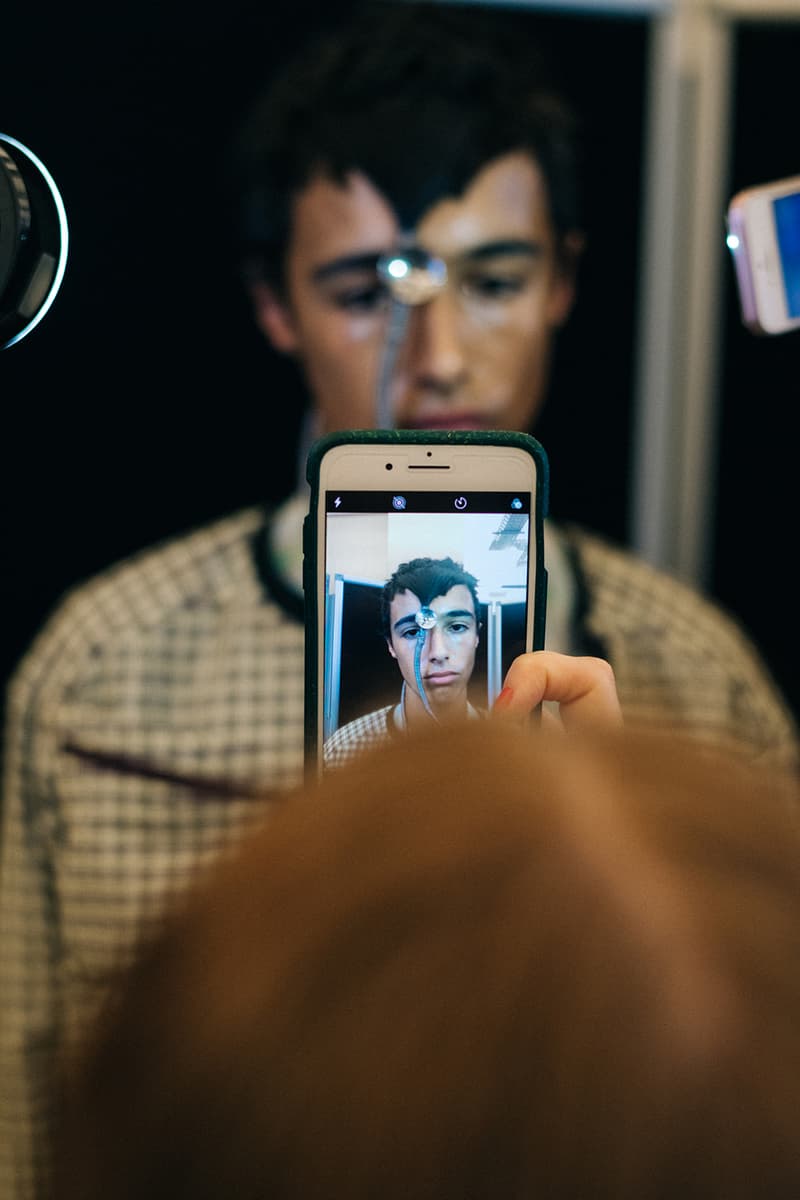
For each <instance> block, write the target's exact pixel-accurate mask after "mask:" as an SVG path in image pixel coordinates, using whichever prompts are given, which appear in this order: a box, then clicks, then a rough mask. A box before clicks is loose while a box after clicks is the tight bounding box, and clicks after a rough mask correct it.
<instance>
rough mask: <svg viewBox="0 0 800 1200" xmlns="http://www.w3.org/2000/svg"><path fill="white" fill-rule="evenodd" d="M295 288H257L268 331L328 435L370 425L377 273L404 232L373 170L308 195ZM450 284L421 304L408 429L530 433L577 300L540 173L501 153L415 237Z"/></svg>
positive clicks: (378, 331)
mask: <svg viewBox="0 0 800 1200" xmlns="http://www.w3.org/2000/svg"><path fill="white" fill-rule="evenodd" d="M293 215H294V221H293V229H292V236H291V240H290V246H289V250H288V255H287V259H286V296H285V298H284V300H283V301H282V302H281V303H276V302H275V297H274V294H272V293H269V291H268V290H266V291H265V292H263V293H261V301H262V302H261V303H259V299H258V294H257V295H256V311H257V315H258V317H259V320H260V323H261V325H262V328H263V329H264V330H265V332H266V333H267V335H268V336H269V337H271V338H272V340H273V342H274V344H275V345H276V346H277V347H278V348H279V349H281V350H284V351H287V352H289V353H293V354H295V355H297V357H298V358H299V360H300V361H301V363H302V366H303V368H304V370H305V373H306V376H307V379H308V382H309V385H310V388H311V391H312V394H313V396H314V398H315V402H316V406H317V410H318V413H319V416H320V423H321V428H322V430H323V431H331V430H334V429H343V428H365V427H366V428H369V427H370V426H372V425H374V423H375V390H376V381H377V376H378V372H379V366H380V359H381V352H382V349H383V346H384V343H385V339H386V329H387V313H388V307H389V306H388V298H387V293H386V290H385V287H384V286H383V285H382V284H381V282H380V280H379V279H378V276H377V273H376V263H377V260H378V258H379V257H380V255H382V254H385V253H387V252H389V251H391V250H392V249H393V248H395V247H396V246H397V242H398V236H399V233H400V230H399V228H398V224H397V220H396V218H395V215H394V213H393V211H392V209H391V207H390V206H389V204H388V203H387V202H386V200H385V199H384V197H383V196H382V195H381V194H380V193H379V192H378V191H377V190H376V189H375V187H373V185H372V184H371V183H370V181H369V180H368V179H367V178H366V177H365V176H363V175H361V174H358V173H354V174H353V175H351V176H350V177H349V179H348V182H347V185H346V186H345V187H340V186H338V185H337V184H334V183H332V182H331V181H330V180H328V179H325V178H318V179H316V180H314V181H313V182H312V183H311V184H309V185H308V186H307V187H306V188H305V189H304V190H303V191H301V192H300V193H299V195H298V196H297V199H296V201H295V205H294V210H293ZM413 233H414V239H415V241H416V243H417V244H418V245H419V246H420V247H421V248H423V249H424V250H426V251H427V252H428V253H430V254H433V255H435V256H437V257H438V258H441V259H442V260H444V262H445V263H446V265H447V271H448V282H447V284H446V286H445V287H444V289H443V290H442V291H441V293H440V294H439V295H437V296H436V298H435V299H434V300H432V301H431V302H430V303H428V304H425V305H421V306H419V307H418V308H415V309H414V310H412V312H411V315H410V321H409V328H408V333H407V336H406V340H405V343H404V347H403V352H402V354H401V356H400V358H399V361H398V363H397V365H396V369H395V374H394V378H393V388H392V409H393V413H394V418H395V424H396V425H397V426H398V427H400V428H469V429H528V428H529V426H530V423H531V421H532V419H533V418H534V416H535V414H536V413H537V411H538V409H539V406H540V404H541V402H542V399H543V396H544V390H545V386H546V382H547V373H548V362H549V356H550V348H551V341H552V337H553V334H554V332H555V330H556V329H557V327H558V326H559V325H560V324H561V323H562V322H563V320H564V319H565V317H566V315H567V313H568V311H569V308H570V305H571V301H572V281H571V278H569V277H568V275H567V274H565V273H564V271H563V270H562V269H561V266H560V264H561V259H560V258H559V257H558V256H557V254H556V239H555V232H554V229H553V225H552V221H551V219H550V210H549V203H548V198H547V192H546V187H545V184H544V179H543V177H542V174H541V171H540V170H539V168H538V166H537V165H536V164H535V163H534V161H533V160H532V159H531V158H530V156H529V155H527V154H525V153H522V152H519V153H513V154H508V155H504V156H503V157H501V158H498V159H496V160H494V161H493V162H491V163H489V164H488V165H487V166H486V167H485V168H483V170H481V171H480V172H479V173H478V174H477V175H476V176H475V178H474V179H473V180H472V182H471V183H470V184H469V186H468V187H467V188H466V190H465V191H464V193H463V194H462V195H460V196H457V197H447V198H445V199H442V200H440V201H439V202H437V203H436V204H434V205H433V206H432V207H431V208H430V209H429V210H428V211H427V212H426V213H425V214H424V215H423V217H422V219H421V220H420V222H419V224H418V225H417V228H416V229H415V230H414V231H413Z"/></svg>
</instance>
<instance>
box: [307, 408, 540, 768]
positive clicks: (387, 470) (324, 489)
mask: <svg viewBox="0 0 800 1200" xmlns="http://www.w3.org/2000/svg"><path fill="white" fill-rule="evenodd" d="M307 474H308V479H309V483H310V484H311V507H310V511H309V515H308V517H307V519H306V524H305V529H304V587H305V605H306V712H305V718H306V760H307V765H308V767H309V770H310V771H311V772H312V773H313V774H320V773H321V772H322V771H323V769H324V767H325V764H326V762H327V761H328V755H327V749H326V748H327V747H329V746H330V745H333V744H335V743H336V742H337V741H338V742H341V740H342V738H343V737H345V736H347V733H346V731H347V730H348V729H354V728H356V729H357V728H359V725H358V724H356V725H355V726H354V725H353V724H352V723H353V722H356V723H359V722H361V721H362V719H368V720H372V718H373V715H374V714H379V716H380V720H381V721H382V720H383V719H384V716H383V714H384V710H386V712H387V713H388V714H389V718H391V716H392V714H397V715H398V716H399V717H400V718H402V716H403V705H404V703H405V702H406V699H409V700H410V699H412V697H411V696H407V695H406V691H405V690H404V689H407V688H410V689H411V691H412V692H413V693H414V697H413V699H414V703H416V704H417V708H418V709H419V703H418V700H419V699H420V698H421V699H422V700H423V701H424V703H425V706H426V709H427V712H428V713H429V714H430V715H431V717H432V718H433V719H437V713H441V712H443V711H445V710H444V709H443V708H442V707H441V706H442V705H446V704H447V703H449V702H450V701H451V700H452V701H453V702H455V700H456V698H457V697H458V698H459V702H460V696H461V695H462V693H463V691H464V689H466V695H467V703H468V705H469V706H470V712H471V713H477V714H481V713H483V712H486V711H488V710H489V709H490V708H491V706H492V704H493V703H494V700H495V699H496V697H497V695H498V693H499V691H500V689H501V687H502V681H503V677H504V675H505V673H506V671H507V670H508V667H509V666H510V664H511V662H512V661H513V659H514V658H515V657H516V656H517V655H518V654H521V653H523V652H525V651H528V650H534V649H541V648H542V647H543V645H544V622H545V604H546V572H545V568H544V555H543V519H544V516H545V511H546V506H547V495H548V463H547V456H546V454H545V452H544V450H543V448H542V447H541V446H540V444H539V443H538V442H537V441H536V440H535V439H534V438H532V437H528V436H527V435H525V434H518V433H501V432H490V433H482V432H430V433H423V432H415V431H412V432H404V431H390V432H386V431H374V430H370V431H364V432H352V431H350V432H343V433H339V434H333V435H330V436H328V437H326V438H323V439H321V441H320V442H318V443H316V445H315V446H314V447H313V448H312V450H311V453H310V455H309V459H308V467H307ZM420 562H422V563H423V570H424V571H429V570H433V571H437V570H439V569H440V568H441V569H443V570H445V571H446V572H450V573H449V574H446V575H445V576H444V578H445V581H446V582H445V583H444V584H443V585H442V588H443V591H442V595H440V596H436V597H434V596H428V595H425V596H422V598H421V600H420V602H419V603H417V601H416V600H414V602H413V603H411V602H410V601H409V597H412V596H414V592H413V589H412V588H411V587H409V588H406V589H404V590H403V593H402V604H403V606H404V608H403V612H402V613H401V614H400V616H399V617H398V616H397V614H396V613H394V616H395V617H396V619H395V620H394V621H393V623H392V627H391V628H390V629H389V637H387V628H389V626H388V625H387V619H388V618H387V613H388V605H387V602H386V601H385V600H384V601H383V602H382V595H383V593H384V586H385V585H386V584H387V581H389V580H390V579H391V578H392V577H394V576H395V573H396V572H397V571H398V569H399V568H400V567H401V566H403V565H404V564H419V563H420ZM448 564H455V567H456V569H457V571H459V570H463V571H464V572H465V573H466V575H465V578H468V579H469V580H470V581H474V582H470V583H469V586H468V587H467V588H466V590H465V587H464V585H463V584H462V582H461V580H460V576H459V575H458V574H456V575H455V576H453V575H452V572H451V567H450V566H449V565H448ZM416 569H417V568H416V567H413V566H412V570H416ZM416 577H417V576H414V578H416ZM427 577H428V576H427V575H426V578H427ZM419 578H420V579H421V578H422V576H419ZM431 578H436V576H435V575H434V576H431ZM453 579H455V580H456V585H455V588H454V590H451V589H450V587H449V586H448V582H452V580H453ZM414 586H415V587H416V586H417V585H416V584H414ZM421 590H422V589H421V588H420V591H421ZM434 590H437V589H436V588H434ZM443 596H444V597H451V598H452V597H456V599H457V601H458V602H457V603H449V605H448V604H444V603H443V601H442V597H443ZM476 600H477V611H473V610H475V608H476V603H475V601H476ZM399 602H400V601H399V600H398V603H399ZM429 605H432V608H430V607H428V606H429ZM394 607H395V608H396V605H395V606H394ZM406 610H408V611H406ZM434 610H435V611H434ZM382 612H383V616H382ZM426 614H427V617H428V618H430V626H429V629H430V632H428V633H426V631H425V630H423V629H422V626H423V624H425V623H426ZM434 630H436V632H434ZM426 637H427V639H428V641H427V650H421V651H420V650H417V645H418V642H419V643H420V644H421V645H422V646H423V647H424V646H425V645H426ZM440 639H444V640H447V639H449V641H448V642H447V645H448V647H450V649H448V650H447V652H446V653H445V652H444V651H443V652H442V658H443V660H444V659H446V661H442V662H439V664H438V666H437V665H436V663H434V665H433V666H432V667H431V666H429V665H428V658H429V657H430V656H433V655H434V654H438V653H439V651H438V649H437V647H438V646H439V644H440ZM410 647H413V648H414V650H415V652H416V655H417V657H416V659H414V654H413V653H412V652H411V649H410ZM456 647H459V648H456ZM465 647H466V649H465ZM448 655H449V657H448ZM412 660H413V661H412ZM417 682H419V685H420V686H419V687H417ZM456 689H462V691H461V692H459V693H457V691H456ZM437 705H438V706H439V707H438V709H437ZM376 719H377V718H376ZM422 723H423V724H424V721H423V722H422ZM394 728H395V727H394V726H392V729H393V730H394ZM337 731H339V732H338V733H337ZM342 731H344V732H342ZM331 739H333V741H331Z"/></svg>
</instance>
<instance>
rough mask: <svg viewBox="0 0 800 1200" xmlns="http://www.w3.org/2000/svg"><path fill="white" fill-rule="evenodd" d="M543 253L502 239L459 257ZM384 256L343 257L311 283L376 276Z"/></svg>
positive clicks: (319, 270) (318, 270)
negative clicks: (353, 274)
mask: <svg viewBox="0 0 800 1200" xmlns="http://www.w3.org/2000/svg"><path fill="white" fill-rule="evenodd" d="M543 252H544V246H543V244H542V243H541V242H535V241H530V240H528V239H527V238H500V239H498V240H497V241H494V242H483V243H482V244H481V245H480V246H473V247H471V248H470V249H468V250H465V251H463V253H462V254H460V255H457V257H459V258H461V260H462V261H463V262H481V261H482V260H483V259H484V258H496V257H498V256H500V255H510V254H513V255H517V256H520V255H523V256H525V257H527V258H538V257H539V255H540V254H542V253H543ZM382 253H385V252H384V251H379V250H374V251H373V250H368V251H367V252H366V253H359V254H343V255H342V256H341V258H332V259H331V260H330V262H326V263H322V264H321V265H320V266H318V267H315V268H314V270H313V271H312V272H311V279H312V281H313V282H314V283H324V282H325V280H326V279H332V278H335V277H336V276H337V275H347V274H349V273H351V272H354V271H369V272H374V271H375V270H376V268H377V265H378V259H379V258H380V257H381V255H382Z"/></svg>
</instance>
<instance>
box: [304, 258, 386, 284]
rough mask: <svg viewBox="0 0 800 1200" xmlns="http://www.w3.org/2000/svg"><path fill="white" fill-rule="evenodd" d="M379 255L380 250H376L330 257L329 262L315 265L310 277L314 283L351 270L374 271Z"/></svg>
mask: <svg viewBox="0 0 800 1200" xmlns="http://www.w3.org/2000/svg"><path fill="white" fill-rule="evenodd" d="M380 256H381V255H380V252H379V251H377V250H375V251H368V252H367V253H366V254H344V255H342V257H341V258H332V259H331V260H330V262H326V263H322V265H321V266H319V267H315V268H314V270H313V271H312V272H311V278H312V280H313V281H314V283H323V282H324V281H325V280H326V279H330V278H331V277H332V276H336V275H346V274H348V272H351V271H372V272H374V271H375V269H376V267H377V265H378V259H379V258H380Z"/></svg>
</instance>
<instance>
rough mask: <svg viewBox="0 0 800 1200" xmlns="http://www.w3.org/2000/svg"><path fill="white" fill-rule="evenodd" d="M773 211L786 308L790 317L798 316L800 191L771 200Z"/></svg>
mask: <svg viewBox="0 0 800 1200" xmlns="http://www.w3.org/2000/svg"><path fill="white" fill-rule="evenodd" d="M773 213H774V216H775V231H776V236H777V240H778V250H779V253H780V260H781V269H782V273H783V286H784V290H785V292H786V310H787V312H788V315H789V316H790V317H800V192H792V193H791V195H789V196H780V197H778V198H777V199H775V200H773Z"/></svg>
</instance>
